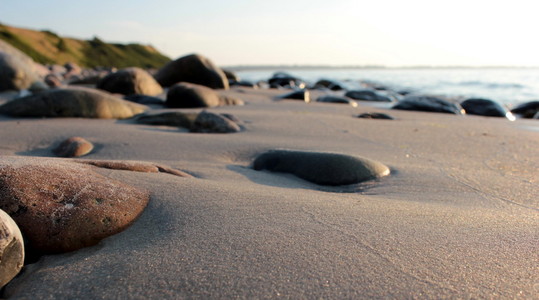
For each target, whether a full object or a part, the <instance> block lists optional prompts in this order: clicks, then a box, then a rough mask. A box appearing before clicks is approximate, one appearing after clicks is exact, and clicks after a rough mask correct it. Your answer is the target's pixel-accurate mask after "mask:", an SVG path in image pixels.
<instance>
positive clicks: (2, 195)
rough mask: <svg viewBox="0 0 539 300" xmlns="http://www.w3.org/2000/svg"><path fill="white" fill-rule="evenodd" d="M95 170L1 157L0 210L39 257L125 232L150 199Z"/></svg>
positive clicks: (65, 163) (57, 162)
mask: <svg viewBox="0 0 539 300" xmlns="http://www.w3.org/2000/svg"><path fill="white" fill-rule="evenodd" d="M94 170H95V169H94V167H92V166H88V165H84V164H80V163H76V162H72V161H69V160H62V159H58V158H56V159H44V158H30V157H23V158H21V157H14V156H11V157H10V156H4V157H1V159H0V209H3V210H4V211H5V212H6V213H8V214H9V215H10V216H11V217H12V218H13V219H14V220H15V222H16V223H17V224H18V225H19V228H20V230H21V231H22V233H23V234H24V236H25V238H26V239H27V242H28V243H27V245H29V246H30V247H31V248H32V249H34V250H35V251H38V252H40V253H60V252H67V251H73V250H77V249H79V248H82V247H86V246H91V245H95V244H97V243H98V242H99V241H100V240H101V239H103V238H105V237H108V236H110V235H113V234H116V233H118V232H120V231H122V230H124V229H125V228H127V227H128V226H129V225H130V224H131V223H132V222H133V221H134V220H135V219H136V218H137V217H138V216H139V215H140V214H141V213H142V211H143V210H144V208H145V207H146V205H147V204H148V201H149V199H150V197H149V193H148V191H146V190H142V189H140V188H137V187H133V186H130V185H128V184H125V183H123V182H120V181H117V180H114V179H111V178H107V177H104V176H102V175H100V174H98V173H96V172H95V171H94Z"/></svg>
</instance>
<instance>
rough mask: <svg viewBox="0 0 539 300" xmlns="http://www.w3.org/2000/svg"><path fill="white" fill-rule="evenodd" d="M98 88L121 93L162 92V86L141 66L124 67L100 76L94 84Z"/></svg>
mask: <svg viewBox="0 0 539 300" xmlns="http://www.w3.org/2000/svg"><path fill="white" fill-rule="evenodd" d="M96 87H97V88H98V89H101V90H105V91H107V92H110V93H118V94H123V95H134V94H137V95H148V96H156V95H159V94H161V93H162V92H163V88H162V87H161V85H159V83H157V81H155V79H154V78H153V77H152V75H150V73H148V72H146V71H145V70H143V69H141V68H136V67H133V68H126V69H122V70H119V71H117V72H114V73H110V74H108V75H107V76H105V77H103V78H101V79H100V80H99V82H98V83H97V86H96Z"/></svg>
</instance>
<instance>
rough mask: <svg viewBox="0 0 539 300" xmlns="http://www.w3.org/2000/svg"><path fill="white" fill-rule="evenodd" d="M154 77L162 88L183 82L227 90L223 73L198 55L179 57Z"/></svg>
mask: <svg viewBox="0 0 539 300" xmlns="http://www.w3.org/2000/svg"><path fill="white" fill-rule="evenodd" d="M154 77H155V79H156V80H157V82H159V84H160V85H161V86H164V87H169V86H172V85H174V84H176V83H178V82H182V81H183V82H190V83H195V84H199V85H204V86H207V87H210V88H212V89H228V79H227V78H226V75H225V73H224V72H223V71H222V70H221V69H220V68H218V67H217V66H216V65H214V64H213V62H211V61H210V60H209V59H208V58H206V57H204V56H202V55H198V54H191V55H188V56H184V57H180V58H178V59H176V60H174V61H171V62H169V63H167V64H166V65H165V66H163V67H162V68H161V69H159V70H158V71H157V73H156V74H155V76H154Z"/></svg>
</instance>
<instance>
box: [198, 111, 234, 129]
mask: <svg viewBox="0 0 539 300" xmlns="http://www.w3.org/2000/svg"><path fill="white" fill-rule="evenodd" d="M240 131H241V128H240V126H239V125H238V124H237V123H236V122H234V120H233V119H229V118H228V117H227V116H226V115H219V114H214V113H210V112H207V111H203V112H201V113H199V114H198V116H197V118H196V120H195V122H194V123H193V126H192V127H191V132H201V133H232V132H240Z"/></svg>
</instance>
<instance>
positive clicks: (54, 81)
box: [45, 74, 64, 88]
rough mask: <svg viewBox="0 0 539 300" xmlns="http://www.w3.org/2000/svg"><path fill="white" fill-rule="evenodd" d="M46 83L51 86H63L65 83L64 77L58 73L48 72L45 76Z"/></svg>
mask: <svg viewBox="0 0 539 300" xmlns="http://www.w3.org/2000/svg"><path fill="white" fill-rule="evenodd" d="M45 84H46V85H47V86H48V87H51V88H58V87H61V86H62V85H64V84H63V82H62V78H61V77H60V75H57V74H48V75H47V76H45Z"/></svg>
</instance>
